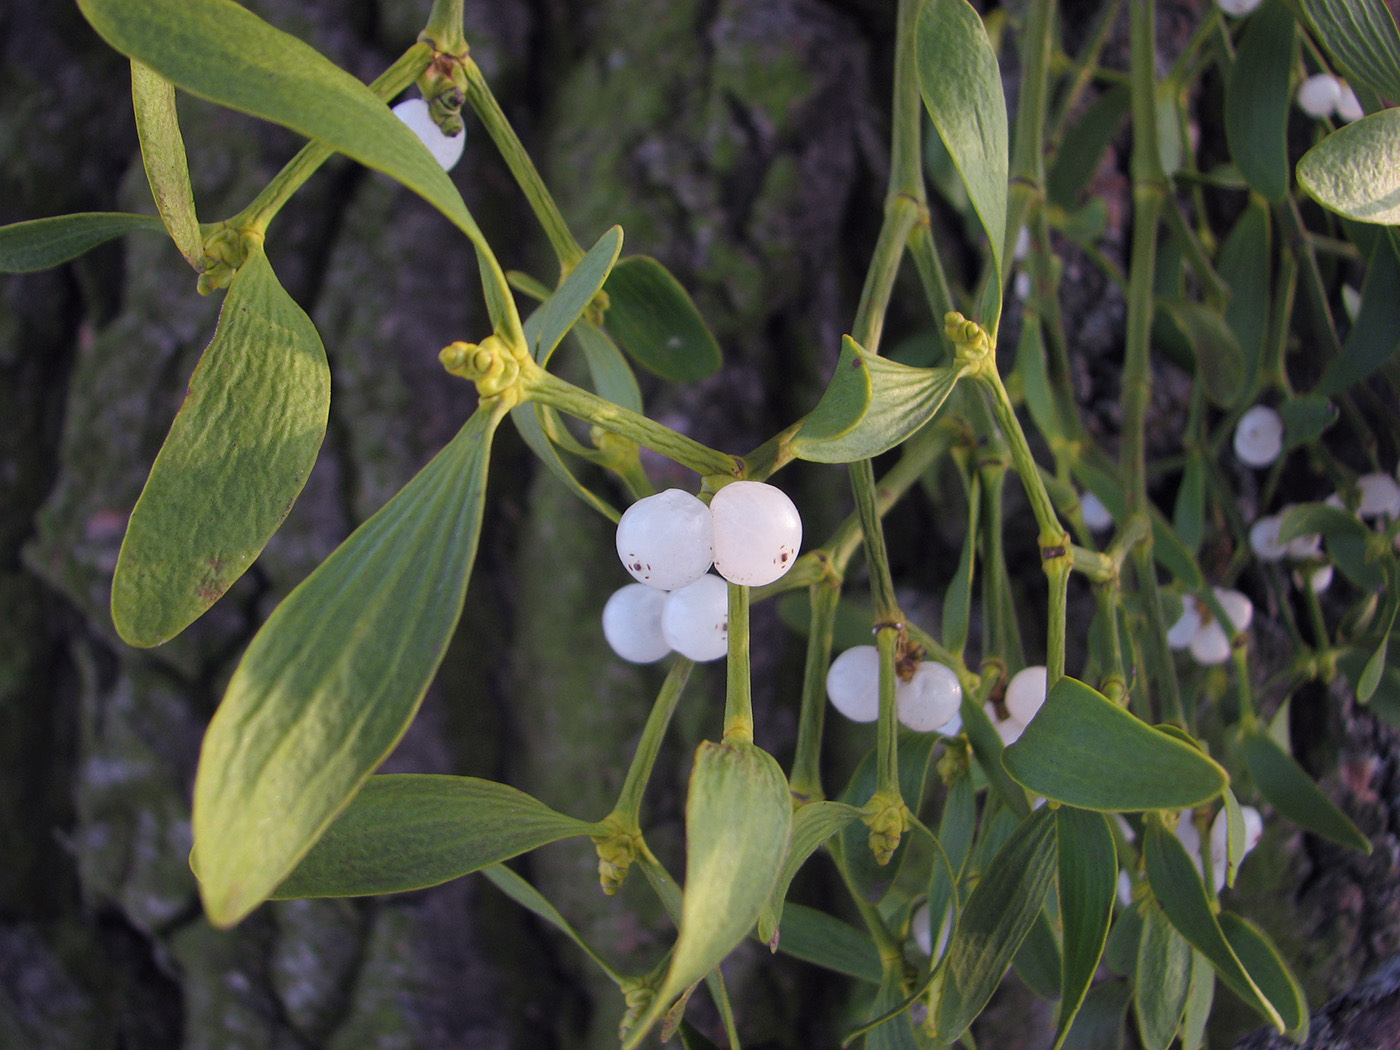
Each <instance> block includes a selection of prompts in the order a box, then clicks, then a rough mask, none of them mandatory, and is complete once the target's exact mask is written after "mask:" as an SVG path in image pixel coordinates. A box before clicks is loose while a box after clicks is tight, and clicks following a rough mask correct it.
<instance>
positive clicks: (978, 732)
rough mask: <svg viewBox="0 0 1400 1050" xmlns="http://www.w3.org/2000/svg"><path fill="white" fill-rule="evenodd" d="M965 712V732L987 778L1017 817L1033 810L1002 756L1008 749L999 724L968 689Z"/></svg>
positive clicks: (963, 713) (962, 709)
mask: <svg viewBox="0 0 1400 1050" xmlns="http://www.w3.org/2000/svg"><path fill="white" fill-rule="evenodd" d="M961 714H962V721H963V732H964V733H966V734H967V739H968V742H969V743H970V744H971V745H972V753H973V755H974V756H975V757H976V758H977V764H978V765H979V766H980V767H981V768H982V771H983V772H984V773H986V775H987V780H988V781H990V783H991V785H992V786H993V787H994V788H996V791H997V795H998V796H1000V798H1001V800H1002V801H1003V802H1005V803H1006V804H1007V806H1009V807H1010V809H1011V811H1012V812H1013V813H1015V814H1016V816H1017V817H1024V816H1025V815H1026V814H1027V813H1029V812H1030V811H1031V807H1030V804H1029V803H1028V802H1027V801H1026V793H1025V791H1023V790H1022V789H1021V786H1020V785H1019V784H1017V783H1016V781H1014V780H1012V779H1011V777H1010V775H1009V774H1008V773H1007V772H1006V767H1005V766H1004V765H1002V761H1001V756H1002V754H1003V753H1004V752H1005V750H1006V749H1005V747H1004V745H1003V744H1002V742H1001V736H1000V734H998V733H997V730H996V726H994V725H992V720H991V719H990V718H989V717H987V711H986V709H985V708H984V707H983V706H982V705H981V704H979V703H977V702H976V701H975V700H974V699H973V698H972V697H971V696H969V695H968V694H966V693H964V694H963V699H962V708H961Z"/></svg>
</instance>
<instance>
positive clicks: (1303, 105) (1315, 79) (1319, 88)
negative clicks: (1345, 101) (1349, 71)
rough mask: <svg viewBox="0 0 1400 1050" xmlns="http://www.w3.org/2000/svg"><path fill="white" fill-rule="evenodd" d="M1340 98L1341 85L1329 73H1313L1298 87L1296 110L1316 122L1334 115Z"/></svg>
mask: <svg viewBox="0 0 1400 1050" xmlns="http://www.w3.org/2000/svg"><path fill="white" fill-rule="evenodd" d="M1341 97H1342V85H1341V84H1340V83H1338V81H1337V78H1336V77H1334V76H1333V75H1332V74H1331V73H1314V74H1313V75H1312V76H1310V77H1308V79H1307V80H1305V81H1303V82H1302V83H1301V84H1299V85H1298V108H1299V109H1301V110H1302V111H1303V112H1304V113H1306V114H1307V115H1308V116H1310V117H1316V118H1317V119H1318V120H1322V119H1323V118H1325V117H1330V116H1331V115H1332V114H1333V113H1335V112H1336V110H1337V103H1338V102H1339V101H1340V100H1341Z"/></svg>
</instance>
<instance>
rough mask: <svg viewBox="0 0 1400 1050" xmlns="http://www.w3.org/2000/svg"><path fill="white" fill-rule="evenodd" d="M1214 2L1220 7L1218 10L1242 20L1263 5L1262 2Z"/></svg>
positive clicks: (1218, 0)
mask: <svg viewBox="0 0 1400 1050" xmlns="http://www.w3.org/2000/svg"><path fill="white" fill-rule="evenodd" d="M1215 2H1216V3H1217V4H1218V5H1219V6H1220V10H1222V11H1224V12H1225V13H1226V14H1227V15H1233V16H1234V17H1236V18H1243V17H1244V16H1245V15H1247V14H1249V13H1250V12H1252V11H1253V10H1254V9H1255V8H1256V7H1258V6H1259V5H1260V4H1261V3H1263V0H1215Z"/></svg>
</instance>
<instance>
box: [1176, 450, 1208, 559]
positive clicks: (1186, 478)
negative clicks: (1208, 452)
mask: <svg viewBox="0 0 1400 1050" xmlns="http://www.w3.org/2000/svg"><path fill="white" fill-rule="evenodd" d="M1205 514H1206V463H1205V457H1204V456H1202V455H1200V454H1199V453H1195V452H1192V453H1189V454H1188V455H1187V457H1186V469H1185V470H1183V471H1182V472H1181V485H1180V486H1179V487H1178V488H1177V490H1176V506H1175V507H1174V508H1173V509H1172V527H1173V528H1175V529H1176V533H1177V535H1178V536H1180V537H1181V542H1182V543H1184V544H1185V545H1186V547H1187V548H1188V549H1189V550H1192V551H1195V550H1199V549H1200V546H1201V539H1202V537H1203V536H1204V535H1205V526H1206V523H1205Z"/></svg>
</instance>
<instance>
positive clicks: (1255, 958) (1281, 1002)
mask: <svg viewBox="0 0 1400 1050" xmlns="http://www.w3.org/2000/svg"><path fill="white" fill-rule="evenodd" d="M1219 920H1220V929H1221V931H1222V932H1223V933H1224V934H1225V939H1226V940H1227V941H1229V942H1230V947H1231V948H1232V949H1234V952H1235V955H1236V956H1237V957H1238V958H1239V960H1240V962H1241V963H1242V964H1243V965H1244V968H1245V969H1246V970H1248V971H1249V976H1250V977H1251V978H1253V979H1254V983H1255V984H1256V985H1258V987H1259V990H1260V991H1261V992H1263V993H1264V994H1265V995H1266V996H1267V997H1268V999H1269V1001H1270V1002H1271V1003H1273V1005H1274V1007H1275V1009H1277V1010H1278V1012H1279V1016H1280V1017H1282V1018H1283V1023H1284V1025H1285V1026H1286V1028H1287V1030H1288V1035H1289V1036H1290V1037H1292V1038H1293V1039H1301V1038H1303V1037H1304V1036H1306V1035H1307V1032H1308V1001H1307V999H1306V998H1305V997H1304V995H1303V989H1302V988H1301V987H1299V985H1298V979H1297V978H1296V977H1294V976H1293V974H1292V973H1291V972H1290V971H1289V969H1288V965H1287V964H1286V963H1285V962H1284V961H1283V959H1282V958H1281V957H1280V956H1279V953H1278V949H1277V948H1275V947H1274V945H1273V942H1272V941H1270V940H1269V938H1268V937H1267V936H1266V935H1265V934H1264V931H1263V930H1261V929H1259V927H1257V926H1255V925H1254V924H1253V923H1252V922H1250V921H1249V920H1248V919H1245V918H1242V917H1241V916H1239V915H1234V914H1232V913H1231V912H1228V911H1222V912H1221V913H1220V916H1219Z"/></svg>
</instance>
